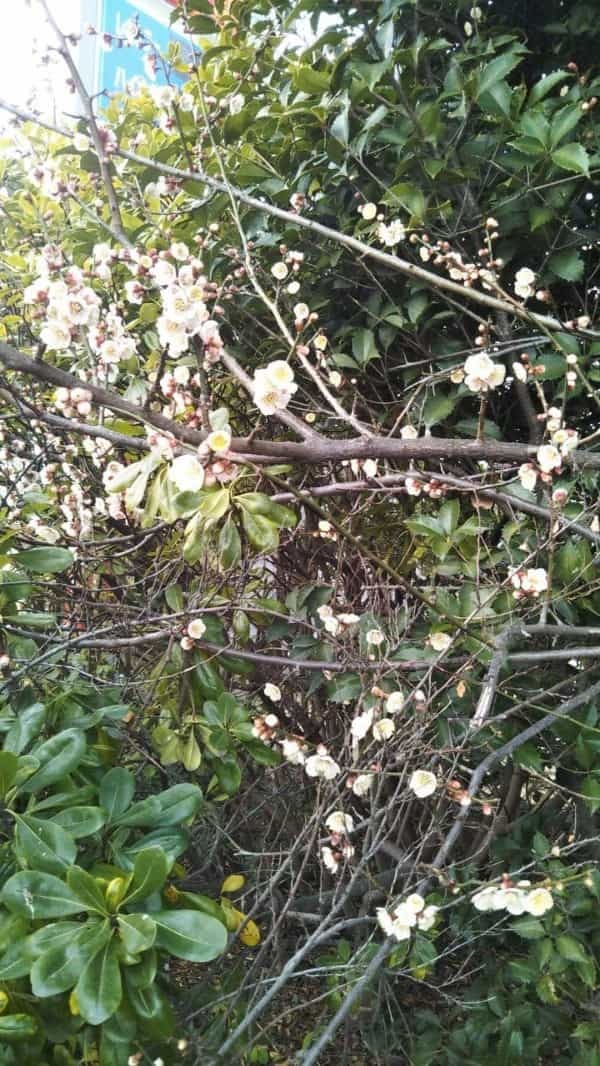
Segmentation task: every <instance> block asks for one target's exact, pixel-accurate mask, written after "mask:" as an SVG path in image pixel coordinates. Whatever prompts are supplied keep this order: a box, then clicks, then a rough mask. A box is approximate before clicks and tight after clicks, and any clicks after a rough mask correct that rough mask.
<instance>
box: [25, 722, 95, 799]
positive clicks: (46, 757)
mask: <svg viewBox="0 0 600 1066" xmlns="http://www.w3.org/2000/svg"><path fill="white" fill-rule="evenodd" d="M85 750H86V740H85V734H84V733H82V732H81V731H80V730H78V729H65V730H63V732H62V733H58V734H57V735H56V736H55V737H51V738H50V740H46V741H45V743H43V744H40V745H39V747H37V748H35V749H34V750H33V752H32V754H33V755H35V758H36V759H37V760H38V762H39V764H40V768H39V770H37V771H36V772H35V773H34V774H32V776H31V777H28V778H27V780H26V781H24V782H23V784H22V785H21V786H20V790H21V792H40V791H41V790H42V789H43V788H47V787H48V785H52V784H54V782H55V781H60V779H61V778H63V777H65V776H66V775H67V774H69V773H71V771H72V770H74V769H75V768H76V767H77V766H79V763H80V762H81V760H82V758H83V756H84V755H85Z"/></svg>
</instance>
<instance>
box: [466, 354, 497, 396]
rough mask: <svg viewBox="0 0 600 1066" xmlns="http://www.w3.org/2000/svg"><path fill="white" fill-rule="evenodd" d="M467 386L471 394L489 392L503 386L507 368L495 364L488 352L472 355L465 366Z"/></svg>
mask: <svg viewBox="0 0 600 1066" xmlns="http://www.w3.org/2000/svg"><path fill="white" fill-rule="evenodd" d="M464 374H465V385H466V386H467V388H468V389H470V391H471V392H488V390H489V389H496V388H498V386H499V385H501V384H502V382H503V381H504V378H505V376H506V367H504V366H503V365H502V363H495V362H494V361H493V359H490V357H489V355H488V354H487V352H478V353H477V354H476V355H470V356H469V357H468V359H466V360H465V365H464Z"/></svg>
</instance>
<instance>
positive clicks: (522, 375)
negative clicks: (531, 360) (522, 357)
mask: <svg viewBox="0 0 600 1066" xmlns="http://www.w3.org/2000/svg"><path fill="white" fill-rule="evenodd" d="M512 372H513V374H514V376H515V377H516V379H517V381H523V382H525V381H527V371H526V369H525V367H524V366H523V364H522V363H513V365H512Z"/></svg>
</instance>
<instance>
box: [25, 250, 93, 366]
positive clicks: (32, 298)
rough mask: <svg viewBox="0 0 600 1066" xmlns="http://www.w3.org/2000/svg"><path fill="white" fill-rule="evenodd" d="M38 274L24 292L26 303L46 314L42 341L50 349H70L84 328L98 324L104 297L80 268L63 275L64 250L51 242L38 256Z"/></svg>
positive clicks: (67, 271)
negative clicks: (86, 280)
mask: <svg viewBox="0 0 600 1066" xmlns="http://www.w3.org/2000/svg"><path fill="white" fill-rule="evenodd" d="M36 266H37V269H38V272H39V273H38V277H36V278H35V280H34V281H33V282H31V284H30V285H28V286H27V287H26V288H25V290H24V292H23V302H24V303H25V305H26V306H29V307H32V308H33V309H34V311H35V312H37V315H38V316H43V324H42V327H41V329H40V340H41V341H42V343H43V344H44V345H45V346H46V348H47V349H48V350H49V351H55V352H66V351H67V350H68V349H69V347H70V346H71V344H72V342H73V341H74V340H76V339H78V338H80V337H81V336H82V331H83V330H86V329H92V328H93V327H95V326H96V324H97V322H98V318H99V314H100V310H99V309H100V298H99V296H98V295H97V294H96V293H95V292H94V290H93V289H92V288H91V287H90V286H89V285H86V284H85V282H84V275H83V271H82V270H80V269H79V267H74V266H73V267H69V268H68V269H67V270H64V273H63V275H62V276H61V273H60V270H61V267H62V266H63V260H62V253H61V252H60V250H59V249H57V248H55V247H54V246H53V245H47V246H46V247H45V248H44V249H43V250H42V253H41V255H39V256H38V257H37V261H36Z"/></svg>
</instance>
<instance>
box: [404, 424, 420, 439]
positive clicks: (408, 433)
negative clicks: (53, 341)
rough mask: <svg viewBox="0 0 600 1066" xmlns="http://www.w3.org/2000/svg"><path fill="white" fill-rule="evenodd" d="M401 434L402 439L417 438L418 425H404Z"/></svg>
mask: <svg viewBox="0 0 600 1066" xmlns="http://www.w3.org/2000/svg"><path fill="white" fill-rule="evenodd" d="M400 436H401V437H402V440H416V439H417V437H418V436H419V431H418V429H417V427H416V426H410V425H408V426H402V429H401V430H400Z"/></svg>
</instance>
